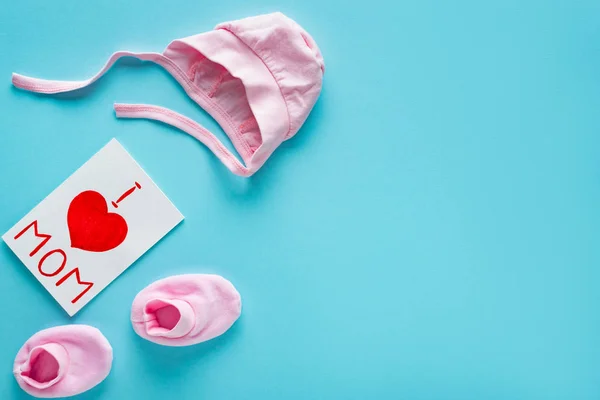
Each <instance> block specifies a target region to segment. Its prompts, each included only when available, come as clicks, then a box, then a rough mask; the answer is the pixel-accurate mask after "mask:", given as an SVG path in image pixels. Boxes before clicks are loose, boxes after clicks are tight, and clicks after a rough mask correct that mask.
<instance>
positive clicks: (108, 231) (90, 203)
mask: <svg viewBox="0 0 600 400" xmlns="http://www.w3.org/2000/svg"><path fill="white" fill-rule="evenodd" d="M67 225H68V227H69V235H70V236H71V247H75V248H77V249H81V250H86V251H93V252H98V253H99V252H103V251H108V250H112V249H114V248H115V247H117V246H118V245H120V244H121V243H123V240H125V237H127V222H125V219H123V217H121V216H120V215H119V214H115V213H110V212H108V206H107V205H106V199H105V198H104V196H102V195H101V194H100V193H98V192H95V191H93V190H88V191H85V192H81V193H79V194H78V195H77V196H75V198H74V199H73V200H72V201H71V204H70V205H69V211H68V212H67Z"/></svg>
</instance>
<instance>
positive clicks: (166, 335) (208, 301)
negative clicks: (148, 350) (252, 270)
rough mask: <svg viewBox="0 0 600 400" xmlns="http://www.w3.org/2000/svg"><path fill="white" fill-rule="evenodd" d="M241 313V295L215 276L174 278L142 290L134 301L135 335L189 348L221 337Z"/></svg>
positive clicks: (226, 282) (132, 317) (132, 319)
mask: <svg viewBox="0 0 600 400" xmlns="http://www.w3.org/2000/svg"><path fill="white" fill-rule="evenodd" d="M241 311H242V301H241V298H240V294H239V293H238V292H237V290H235V287H233V285H232V284H231V282H229V281H228V280H226V279H224V278H222V277H220V276H218V275H201V274H198V275H176V276H171V277H169V278H165V279H161V280H159V281H156V282H154V283H152V284H150V285H149V286H148V287H146V288H145V289H143V290H142V291H141V292H140V293H138V295H137V296H136V297H135V299H134V300H133V305H132V307H131V323H132V324H133V329H134V330H135V332H136V333H137V334H138V335H140V336H141V337H143V338H144V339H147V340H149V341H151V342H155V343H158V344H162V345H165V346H189V345H192V344H196V343H200V342H204V341H206V340H209V339H212V338H214V337H216V336H219V335H221V334H222V333H224V332H225V331H226V330H227V329H229V328H230V327H231V325H233V323H234V322H235V321H236V320H237V319H238V317H239V316H240V313H241Z"/></svg>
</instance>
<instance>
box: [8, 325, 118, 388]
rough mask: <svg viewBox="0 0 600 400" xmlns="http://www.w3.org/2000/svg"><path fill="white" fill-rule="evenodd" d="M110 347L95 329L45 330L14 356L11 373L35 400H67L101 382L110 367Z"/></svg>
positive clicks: (57, 327) (77, 327)
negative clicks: (51, 399)
mask: <svg viewBox="0 0 600 400" xmlns="http://www.w3.org/2000/svg"><path fill="white" fill-rule="evenodd" d="M112 359H113V354H112V347H111V346H110V343H108V340H106V338H105V337H104V336H103V335H102V333H100V331H99V330H98V329H96V328H94V327H91V326H88V325H64V326H56V327H54V328H49V329H44V330H42V331H39V332H38V333H36V334H35V335H33V336H32V337H31V338H29V340H27V341H26V342H25V344H24V345H23V347H21V350H19V352H18V353H17V357H16V358H15V363H14V366H13V373H14V375H15V378H16V380H17V382H18V383H19V386H21V389H23V390H24V391H25V392H27V393H29V394H30V395H32V396H35V397H68V396H74V395H76V394H79V393H83V392H85V391H86V390H89V389H91V388H93V387H94V386H96V385H97V384H99V383H100V382H102V381H103V380H104V378H106V377H107V376H108V373H109V372H110V368H111V366H112Z"/></svg>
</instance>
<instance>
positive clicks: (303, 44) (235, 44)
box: [12, 13, 325, 176]
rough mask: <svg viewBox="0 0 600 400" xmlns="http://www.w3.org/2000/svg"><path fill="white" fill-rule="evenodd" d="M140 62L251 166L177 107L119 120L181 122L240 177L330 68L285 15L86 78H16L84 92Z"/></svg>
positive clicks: (264, 154) (236, 25)
mask: <svg viewBox="0 0 600 400" xmlns="http://www.w3.org/2000/svg"><path fill="white" fill-rule="evenodd" d="M124 56H131V57H136V58H139V59H141V60H147V61H153V62H155V63H157V64H160V65H161V66H162V67H164V68H165V69H166V70H167V71H169V73H170V74H171V75H173V77H174V78H175V79H176V80H177V81H178V82H179V83H180V84H181V85H182V86H183V88H184V89H185V91H186V92H187V94H188V95H189V96H190V97H191V98H192V99H193V100H194V101H195V102H196V103H198V105H200V107H202V108H203V109H205V110H206V111H207V112H208V113H209V114H210V115H211V116H212V117H213V118H214V119H215V120H216V121H217V122H218V123H219V124H220V125H221V127H222V128H223V130H224V131H225V133H226V134H227V135H228V137H229V138H230V140H231V141H232V143H233V145H234V146H235V149H236V150H237V152H238V153H239V154H240V156H241V158H242V160H243V164H242V163H241V162H240V161H239V160H238V159H237V157H235V156H234V155H233V154H232V153H231V152H230V151H229V150H228V149H227V148H226V147H225V146H224V145H223V144H222V143H221V142H220V141H219V140H218V139H217V138H216V137H215V136H214V135H213V134H212V133H210V132H209V131H208V130H206V128H204V127H203V126H201V125H200V124H198V123H197V122H195V121H193V120H191V119H189V118H187V117H185V116H183V115H181V114H178V113H176V112H174V111H171V110H169V109H166V108H163V107H158V106H153V105H144V104H115V110H116V113H117V116H118V117H123V118H147V119H154V120H158V121H162V122H164V123H167V124H170V125H173V126H175V127H177V128H179V129H181V130H183V131H185V132H187V133H189V134H190V135H192V136H194V137H195V138H197V139H198V140H199V141H201V142H202V143H204V144H205V145H206V146H207V147H208V148H209V149H210V150H211V151H212V152H213V153H215V155H216V156H217V157H218V158H219V159H220V160H221V161H222V162H223V163H224V164H225V165H226V166H227V168H229V169H230V170H231V171H232V172H233V173H235V174H237V175H241V176H250V175H252V174H254V173H255V172H256V171H257V170H258V169H259V168H260V167H261V166H262V165H263V164H264V163H265V161H266V160H267V158H268V157H269V156H270V155H271V154H272V153H273V151H274V150H275V149H276V148H277V147H278V146H279V145H280V144H281V143H282V142H283V141H284V140H286V139H289V138H290V137H292V136H293V135H295V134H296V132H298V130H299V129H300V127H301V126H302V124H303V123H304V121H305V120H306V118H307V116H308V114H309V113H310V111H311V110H312V108H313V106H314V104H315V102H316V100H317V98H318V96H319V93H320V92H321V85H322V80H323V73H324V71H325V67H324V63H323V57H322V56H321V52H320V51H319V48H318V47H317V45H316V44H315V42H314V40H313V39H312V37H311V36H310V35H309V34H308V33H307V32H306V31H305V30H304V29H302V28H301V27H300V26H299V25H298V24H297V23H296V22H294V21H293V20H291V19H290V18H288V17H286V16H285V15H283V14H281V13H274V14H267V15H260V16H256V17H250V18H245V19H242V20H238V21H233V22H226V23H223V24H219V25H217V27H216V28H215V29H214V30H212V31H209V32H206V33H201V34H198V35H194V36H190V37H187V38H184V39H178V40H174V41H173V42H171V43H170V44H169V45H168V47H167V48H166V50H165V51H164V52H163V53H162V54H160V53H132V52H125V51H122V52H117V53H114V54H113V55H112V56H111V57H110V59H109V60H108V62H107V63H106V65H105V66H104V68H102V70H101V71H100V72H99V73H98V74H97V75H96V76H94V77H92V78H91V79H88V80H85V81H49V80H42V79H36V78H29V77H25V76H23V75H19V74H13V78H12V81H13V84H14V85H15V86H17V87H19V88H21V89H25V90H29V91H33V92H38V93H48V94H50V93H60V92H67V91H72V90H77V89H81V88H83V87H85V86H88V85H90V84H91V83H92V82H94V81H96V80H97V79H99V78H100V77H101V76H102V75H103V74H104V73H105V72H106V71H107V70H108V69H109V68H110V67H111V66H112V65H113V64H114V63H115V62H116V61H117V60H118V59H119V58H121V57H124Z"/></svg>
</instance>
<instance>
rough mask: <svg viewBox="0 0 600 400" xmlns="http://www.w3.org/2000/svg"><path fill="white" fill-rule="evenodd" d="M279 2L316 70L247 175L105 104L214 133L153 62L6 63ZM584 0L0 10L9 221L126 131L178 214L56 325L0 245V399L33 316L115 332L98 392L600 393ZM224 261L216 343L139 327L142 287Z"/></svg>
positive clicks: (106, 45)
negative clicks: (83, 83) (307, 112)
mask: <svg viewBox="0 0 600 400" xmlns="http://www.w3.org/2000/svg"><path fill="white" fill-rule="evenodd" d="M276 10H281V11H283V12H284V13H286V14H287V15H289V16H290V17H292V18H294V19H295V20H297V21H298V22H299V23H300V24H301V25H303V27H304V28H306V30H307V31H308V32H310V33H311V34H312V36H313V37H314V38H315V40H316V42H317V43H318V45H319V46H320V48H321V50H322V52H323V54H324V57H325V62H326V67H327V70H326V74H325V79H324V88H323V92H322V95H321V97H320V100H319V101H318V103H317V105H316V107H315V108H314V111H313V112H312V114H311V116H310V118H309V120H308V121H307V122H306V124H305V126H304V128H303V129H302V130H301V131H300V133H299V134H298V135H297V136H296V137H295V138H294V139H292V140H290V141H288V142H286V143H285V144H284V145H283V146H282V147H281V148H280V149H278V150H277V151H276V153H275V154H274V156H273V157H272V158H271V159H270V160H269V161H268V162H267V164H266V166H265V167H264V169H262V170H261V171H260V172H259V173H258V174H256V175H255V176H254V177H253V178H251V179H247V180H245V179H243V178H237V177H234V176H233V175H232V174H230V173H229V172H228V171H227V170H226V169H225V168H224V167H223V166H222V165H221V164H220V163H219V162H218V161H217V160H216V159H215V158H214V157H213V156H212V155H211V154H210V153H209V151H208V150H207V149H206V148H204V147H203V146H202V145H201V144H200V143H198V142H196V141H195V140H194V139H193V138H191V137H189V136H187V135H185V134H183V133H181V132H179V131H177V130H175V129H173V128H169V127H167V126H164V125H161V124H157V123H153V122H148V121H127V120H123V121H121V120H117V119H116V118H115V117H114V113H113V111H112V103H113V102H115V101H119V102H142V103H149V104H158V105H163V106H168V107H170V108H173V109H174V110H177V111H179V112H181V113H183V114H185V115H187V116H190V117H192V118H194V119H196V120H198V121H200V122H202V123H204V124H205V125H207V126H208V127H209V128H210V129H211V130H213V131H215V132H219V128H218V126H217V125H216V124H215V123H214V122H213V121H211V120H210V118H209V117H208V116H207V115H206V114H205V113H204V112H203V111H201V110H200V109H199V108H198V107H197V106H196V105H195V104H194V103H193V102H192V101H191V100H189V99H188V98H187V97H185V95H184V92H183V90H182V89H181V88H180V87H179V86H178V85H177V83H176V82H175V81H174V80H173V79H172V78H170V77H169V75H168V74H167V73H165V72H164V71H163V70H162V69H161V68H160V67H157V66H153V65H150V64H148V63H146V64H142V63H139V62H136V61H132V60H129V61H122V62H119V64H118V65H117V66H116V67H115V68H113V69H112V71H111V72H110V74H108V75H107V76H106V77H105V78H103V79H102V80H101V81H100V82H99V83H98V84H96V85H94V87H93V90H90V91H84V93H83V94H79V95H74V96H72V95H68V96H57V97H45V96H39V95H33V94H30V93H26V92H22V91H19V90H16V89H14V88H12V87H11V85H10V73H11V72H13V71H18V72H20V73H24V74H29V75H33V76H38V77H45V78H53V79H84V78H87V77H89V76H91V75H93V74H94V73H95V72H96V71H97V70H98V69H99V68H100V67H101V66H102V65H103V64H104V62H105V60H106V59H107V57H108V56H109V55H110V54H111V53H112V52H113V51H116V50H122V49H127V50H134V51H161V50H162V49H163V48H164V47H165V46H166V45H167V44H168V43H169V42H170V40H172V39H175V38H180V37H185V36H188V35H192V34H196V33H200V32H202V31H205V30H208V29H211V28H212V27H213V26H214V25H215V24H216V23H218V22H222V21H227V20H232V19H237V18H242V17H245V16H251V15H256V14H261V13H266V12H271V11H276ZM599 15H600V3H599V2H598V1H594V0H581V1H570V0H563V1H554V0H549V1H548V0H544V1H542V0H538V1H535V0H527V1H522V0H502V1H487V2H481V1H475V0H457V1H452V2H450V1H432V0H423V1H418V2H417V1H405V0H400V1H392V0H389V1H384V0H372V1H367V2H365V1H348V0H346V1H341V0H336V1H330V0H302V1H299V0H283V1H274V0H265V1H247V0H237V1H217V2H208V1H190V0H158V1H142V0H136V1H127V2H125V1H120V2H114V1H80V0H64V1H52V2H50V1H46V0H20V1H7V2H4V3H3V5H2V6H1V10H0V49H1V56H0V77H2V82H3V83H2V84H0V110H1V111H0V171H1V172H2V174H1V175H0V188H1V193H2V196H0V230H2V232H4V231H6V230H7V229H8V228H10V227H11V226H12V225H13V224H14V223H16V222H17V221H18V220H19V219H20V218H21V217H22V216H23V215H24V214H25V213H27V212H28V211H29V210H30V209H31V208H32V207H33V206H35V205H36V204H37V203H38V202H39V201H40V200H42V199H43V198H44V197H45V196H46V195H47V194H48V193H50V192H51V191H52V190H53V189H54V188H55V187H56V186H57V185H58V184H60V183H61V182H62V181H63V180H64V179H66V178H67V177H68V176H69V175H70V174H71V173H72V172H73V171H75V170H76V169H77V168H78V167H79V166H80V165H81V164H82V163H83V162H85V161H86V160H87V159H88V158H89V157H90V156H91V155H92V154H94V153H95V152H96V151H98V150H99V149H100V148H101V147H102V146H103V145H104V144H106V143H107V142H108V141H109V140H110V139H111V138H113V137H116V138H117V139H118V140H119V141H121V143H122V144H123V145H124V146H125V147H126V148H127V149H128V150H129V152H130V153H131V154H132V155H133V156H134V157H135V158H136V159H137V161H138V162H139V163H140V164H141V165H142V166H143V167H144V168H145V169H146V171H147V172H148V174H149V175H150V176H151V177H152V178H153V179H154V180H155V181H156V182H157V184H158V185H159V186H160V187H161V188H162V189H163V190H164V191H165V193H166V194H167V195H168V196H169V197H170V198H171V200H172V201H173V202H174V203H175V205H176V206H177V207H178V208H179V209H180V210H181V211H182V213H183V214H184V215H185V216H186V219H185V221H184V223H183V224H182V225H180V226H179V227H177V228H176V229H175V230H174V231H173V232H172V234H170V235H168V236H167V237H166V238H165V239H164V240H162V241H161V242H160V243H159V244H158V245H157V246H155V247H154V248H153V249H152V250H151V251H149V252H148V253H147V254H146V255H145V256H144V257H143V258H142V259H140V260H139V261H138V262H137V263H136V264H134V265H133V266H132V267H131V268H130V269H129V270H128V271H127V272H126V273H125V274H124V275H123V276H121V277H120V278H119V279H117V280H116V281H115V282H114V283H113V284H112V285H111V286H110V287H109V288H108V289H106V290H105V291H104V292H103V293H102V294H101V295H99V296H98V297H97V298H96V299H95V300H94V301H93V302H91V303H90V304H89V305H88V306H87V307H85V308H84V309H83V310H82V311H81V312H80V313H79V314H78V315H77V316H76V317H74V318H72V319H69V318H68V317H67V316H66V314H65V313H64V312H63V311H62V310H61V309H60V307H59V306H58V305H57V304H55V303H54V302H53V300H52V299H51V297H50V296H49V295H48V294H47V293H46V292H45V291H44V289H43V288H42V287H41V285H40V284H39V283H38V282H37V281H36V280H35V279H34V278H33V277H32V276H31V275H30V274H29V272H27V270H26V269H25V268H24V267H23V266H22V265H21V264H20V262H19V261H18V260H17V259H16V257H15V256H14V255H13V254H12V253H11V251H10V250H9V249H8V248H7V247H6V246H5V245H4V244H2V246H1V247H0V265H1V269H0V304H2V305H3V307H2V309H3V311H2V322H1V327H2V329H0V361H1V363H0V365H1V368H0V370H1V371H4V372H2V373H0V393H2V395H1V397H2V398H3V399H6V398H9V399H24V398H28V396H27V395H25V394H24V393H23V392H22V391H21V390H20V389H19V387H18V386H17V384H16V382H15V381H14V379H13V377H12V375H11V367H12V361H13V358H14V356H15V354H16V352H17V350H18V349H19V347H20V346H21V345H22V344H23V342H24V341H25V340H27V338H28V337H29V336H30V335H32V334H33V333H35V332H36V331H38V330H39V329H42V328H46V327H50V326H54V325H59V324H67V323H71V322H76V323H86V324H91V325H94V326H97V327H98V328H100V329H101V330H102V331H103V332H104V334H105V335H106V336H107V338H108V339H109V340H110V342H111V343H112V345H113V348H114V354H115V358H114V364H113V370H112V373H111V374H110V376H109V377H108V378H107V379H106V381H105V382H104V383H102V384H101V385H99V386H98V387H96V388H94V389H93V390H91V391H89V392H87V393H86V394H84V395H82V396H80V397H79V398H81V399H85V400H92V399H96V400H104V399H111V400H114V399H147V400H153V399H227V400H230V399H232V400H233V399H286V400H294V399H415V400H418V399H427V400H430V399H461V400H463V399H474V400H480V399H528V400H533V399H545V400H546V399H569V400H578V399H598V398H600V313H599V312H598V304H600V290H599V288H600V270H599V262H600V246H598V240H599V233H600V157H599V146H600V135H599V132H598V130H599V127H600V116H599V110H600V73H599V71H600V16H599ZM190 272H212V273H219V274H221V275H223V276H225V277H226V278H228V279H230V280H231V281H232V282H233V283H234V284H235V285H236V287H237V288H238V289H239V291H240V292H241V294H242V296H243V301H244V309H243V314H242V317H241V319H240V320H239V321H238V322H237V323H236V324H235V325H234V327H233V328H232V329H231V330H230V331H229V332H228V333H226V334H225V335H223V336H222V337H220V338H218V339H215V340H212V341H210V342H207V343H204V344H201V345H197V346H193V347H188V348H177V349H174V348H167V347H160V346H157V345H154V344H151V343H149V342H145V341H143V340H142V339H140V338H138V337H137V336H136V335H135V334H134V333H133V331H132V329H131V326H130V323H129V310H130V304H131V301H132V300H133V298H134V296H135V294H136V293H137V292H138V291H139V290H140V289H142V288H143V287H144V286H146V285H147V284H149V283H150V282H152V281H154V280H155V279H158V278H161V277H165V276H168V275H171V274H178V273H190Z"/></svg>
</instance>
